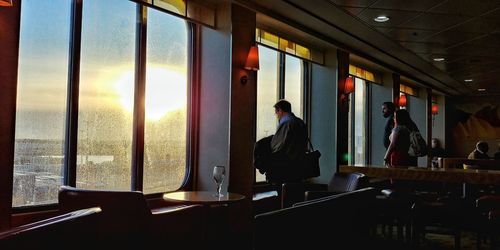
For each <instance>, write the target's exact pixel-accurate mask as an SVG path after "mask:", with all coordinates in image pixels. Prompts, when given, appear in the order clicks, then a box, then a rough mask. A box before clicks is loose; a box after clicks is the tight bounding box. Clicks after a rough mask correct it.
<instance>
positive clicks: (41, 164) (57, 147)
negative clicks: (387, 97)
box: [12, 0, 70, 206]
mask: <svg viewBox="0 0 500 250" xmlns="http://www.w3.org/2000/svg"><path fill="white" fill-rule="evenodd" d="M22 4H23V6H22V12H21V32H20V46H19V47H20V48H19V50H20V54H19V78H18V90H17V93H18V94H17V112H16V135H15V138H16V139H15V153H14V185H13V189H14V190H13V202H12V203H13V206H23V205H33V204H46V203H53V202H57V190H58V188H59V186H60V185H61V184H62V183H63V180H62V176H63V171H64V170H63V169H64V168H63V157H64V154H63V152H64V144H65V138H64V126H65V124H64V121H65V114H66V113H65V112H66V91H67V87H66V86H67V78H68V51H69V48H68V47H69V25H68V24H69V20H70V1H66V0H51V1H39V0H23V2H22Z"/></svg>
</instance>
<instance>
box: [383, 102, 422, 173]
mask: <svg viewBox="0 0 500 250" xmlns="http://www.w3.org/2000/svg"><path fill="white" fill-rule="evenodd" d="M414 125H415V124H414V123H413V121H412V120H411V119H410V115H409V114H408V111H406V110H404V109H399V110H396V111H395V112H394V128H393V129H392V132H391V134H390V136H389V139H390V143H389V146H388V147H387V151H386V152H385V156H384V163H385V165H386V166H387V167H399V166H413V165H411V164H412V163H413V162H412V160H411V159H410V155H409V153H408V151H409V149H410V129H409V127H412V126H414ZM414 128H416V126H414V127H413V129H414ZM415 158H416V157H415Z"/></svg>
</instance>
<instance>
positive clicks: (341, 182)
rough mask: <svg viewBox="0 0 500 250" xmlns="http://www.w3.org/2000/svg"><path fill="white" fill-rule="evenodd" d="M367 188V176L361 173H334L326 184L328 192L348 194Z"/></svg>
mask: <svg viewBox="0 0 500 250" xmlns="http://www.w3.org/2000/svg"><path fill="white" fill-rule="evenodd" d="M367 186H368V176H366V175H364V174H362V173H339V172H337V173H335V174H334V175H333V177H332V179H330V183H329V184H328V191H332V192H349V191H354V190H357V189H360V188H364V187H367Z"/></svg>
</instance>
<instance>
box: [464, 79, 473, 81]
mask: <svg viewBox="0 0 500 250" xmlns="http://www.w3.org/2000/svg"><path fill="white" fill-rule="evenodd" d="M473 81H474V79H465V80H464V82H473Z"/></svg>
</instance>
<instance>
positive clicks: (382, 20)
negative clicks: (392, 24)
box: [373, 16, 389, 23]
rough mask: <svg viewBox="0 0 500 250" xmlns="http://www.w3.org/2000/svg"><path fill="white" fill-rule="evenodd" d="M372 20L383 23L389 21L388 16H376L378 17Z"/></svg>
mask: <svg viewBox="0 0 500 250" xmlns="http://www.w3.org/2000/svg"><path fill="white" fill-rule="evenodd" d="M373 21H375V22H378V23H383V22H387V21H389V17H388V16H378V17H375V18H373Z"/></svg>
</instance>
